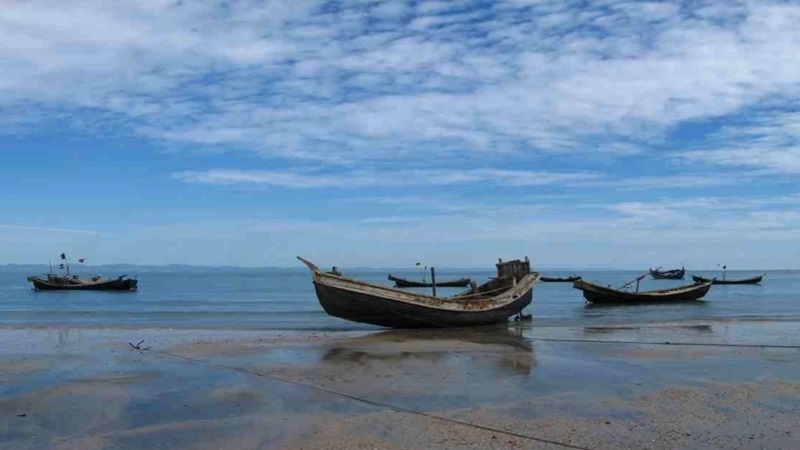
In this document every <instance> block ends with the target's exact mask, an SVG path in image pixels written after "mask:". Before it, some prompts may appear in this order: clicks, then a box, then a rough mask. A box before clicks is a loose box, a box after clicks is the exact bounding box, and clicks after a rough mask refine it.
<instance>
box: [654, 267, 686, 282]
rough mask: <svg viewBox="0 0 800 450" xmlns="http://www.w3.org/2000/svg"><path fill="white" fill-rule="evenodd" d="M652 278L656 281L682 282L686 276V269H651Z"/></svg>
mask: <svg viewBox="0 0 800 450" xmlns="http://www.w3.org/2000/svg"><path fill="white" fill-rule="evenodd" d="M650 276H651V277H653V279H656V280H682V279H683V277H684V276H686V269H684V268H683V267H681V268H680V269H672V270H658V269H650Z"/></svg>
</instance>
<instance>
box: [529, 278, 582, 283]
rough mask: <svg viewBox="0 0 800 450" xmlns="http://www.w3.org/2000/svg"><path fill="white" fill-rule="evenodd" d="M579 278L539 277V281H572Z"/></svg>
mask: <svg viewBox="0 0 800 450" xmlns="http://www.w3.org/2000/svg"><path fill="white" fill-rule="evenodd" d="M580 279H581V277H578V276H571V277H563V278H558V277H541V278H539V281H543V282H545V283H574V282H576V281H578V280H580Z"/></svg>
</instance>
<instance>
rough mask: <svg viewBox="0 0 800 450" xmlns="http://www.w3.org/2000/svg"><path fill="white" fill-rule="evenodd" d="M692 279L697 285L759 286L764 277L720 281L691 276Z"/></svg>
mask: <svg viewBox="0 0 800 450" xmlns="http://www.w3.org/2000/svg"><path fill="white" fill-rule="evenodd" d="M692 279H693V280H694V281H695V282H697V283H708V282H710V283H711V284H759V283H761V281H762V280H763V279H764V275H758V276H755V277H750V278H733V279H728V280H720V279H719V278H704V277H698V276H697V275H692Z"/></svg>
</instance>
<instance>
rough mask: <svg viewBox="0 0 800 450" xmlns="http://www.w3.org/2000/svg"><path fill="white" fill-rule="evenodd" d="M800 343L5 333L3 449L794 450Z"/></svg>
mask: <svg viewBox="0 0 800 450" xmlns="http://www.w3.org/2000/svg"><path fill="white" fill-rule="evenodd" d="M142 339H144V342H143V343H142V344H141V347H142V348H143V349H146V350H135V349H133V348H131V347H130V345H129V344H128V342H131V343H133V344H136V343H138V342H139V341H141V340H142ZM600 341H602V342H600ZM759 345H767V347H760V346H759ZM798 345H800V327H798V323H796V322H791V321H784V322H772V321H760V322H759V321H751V322H730V321H727V322H723V321H720V322H714V321H706V322H702V323H690V324H687V323H680V324H663V325H660V326H653V325H648V326H618V327H599V326H595V327H586V328H557V327H552V328H540V327H536V326H535V324H534V326H533V328H531V327H530V326H529V325H527V324H526V325H520V324H509V326H502V327H491V328H481V329H471V330H439V331H437V330H430V331H380V332H350V333H287V332H249V331H213V332H211V331H205V330H181V331H170V330H147V329H141V330H133V329H126V330H120V329H88V328H87V329H70V330H58V329H24V328H18V329H0V382H1V383H2V384H0V448H2V449H41V448H54V449H81V450H83V449H86V450H88V449H115V448H119V449H131V448H146V449H157V448H192V449H220V448H224V449H251V448H259V449H409V448H413V449H438V448H441V449H484V448H490V449H506V448H535V449H548V450H549V449H563V448H583V449H644V448H647V449H674V448H681V449H709V448H725V449H752V448H767V449H796V448H798V446H799V445H800V436H798V434H800V350H798V348H795V347H794V346H798ZM470 424H472V425H477V427H476V426H471V425H470Z"/></svg>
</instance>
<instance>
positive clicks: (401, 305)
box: [314, 283, 533, 328]
mask: <svg viewBox="0 0 800 450" xmlns="http://www.w3.org/2000/svg"><path fill="white" fill-rule="evenodd" d="M314 289H315V290H316V292H317V299H318V300H319V303H320V305H322V308H323V309H324V310H325V312H327V313H328V314H330V315H331V316H334V317H338V318H340V319H345V320H350V321H353V322H361V323H368V324H372V325H378V326H381V327H390V328H446V327H471V326H478V325H489V324H493V323H498V322H504V321H506V320H508V318H509V317H511V316H513V315H515V314H517V313H519V312H520V311H522V310H523V309H524V308H525V307H526V306H528V305H529V304H530V303H531V300H532V298H533V291H532V289H529V290H528V291H527V292H526V293H524V294H523V295H521V296H519V297H518V298H517V299H516V300H514V301H513V302H511V303H508V304H506V305H503V306H502V307H499V308H497V309H491V310H475V311H446V310H437V309H434V308H429V307H427V306H423V305H415V304H411V303H407V302H401V301H395V300H391V299H387V298H381V297H376V296H372V295H366V294H363V293H359V292H352V291H349V290H346V289H339V288H334V287H331V286H325V285H322V284H319V283H314Z"/></svg>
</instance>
